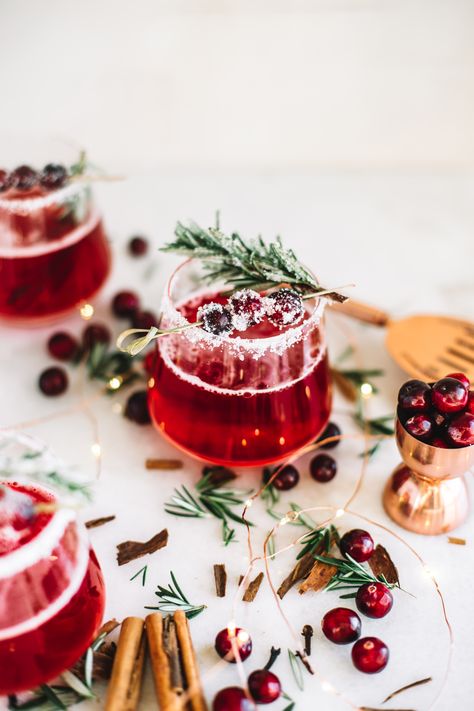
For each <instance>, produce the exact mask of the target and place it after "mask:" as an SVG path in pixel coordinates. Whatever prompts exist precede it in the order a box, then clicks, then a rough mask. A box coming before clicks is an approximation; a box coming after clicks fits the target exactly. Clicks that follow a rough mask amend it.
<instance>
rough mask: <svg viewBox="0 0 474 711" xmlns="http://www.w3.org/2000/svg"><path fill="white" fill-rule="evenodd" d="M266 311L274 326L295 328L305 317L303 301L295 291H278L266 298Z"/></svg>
mask: <svg viewBox="0 0 474 711" xmlns="http://www.w3.org/2000/svg"><path fill="white" fill-rule="evenodd" d="M266 311H267V316H268V320H269V321H270V322H271V323H272V324H273V325H274V326H279V327H280V328H283V327H284V326H294V325H295V324H297V323H298V322H299V321H301V319H302V318H303V316H304V305H303V300H302V298H301V296H300V295H299V294H298V293H297V292H296V291H294V290H293V289H278V291H274V292H273V293H272V294H269V295H268V296H267V297H266Z"/></svg>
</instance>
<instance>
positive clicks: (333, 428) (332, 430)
mask: <svg viewBox="0 0 474 711" xmlns="http://www.w3.org/2000/svg"><path fill="white" fill-rule="evenodd" d="M340 434H341V428H340V427H339V425H336V423H335V422H329V423H328V425H327V427H326V429H325V430H324V432H323V433H322V435H321V437H319V439H317V440H316V441H317V442H319V441H321V440H323V439H327V438H328V437H339V436H340ZM339 442H340V440H338V439H336V440H334V442H328V443H327V444H323V445H322V446H321V447H320V449H334V447H337V445H338V444H339Z"/></svg>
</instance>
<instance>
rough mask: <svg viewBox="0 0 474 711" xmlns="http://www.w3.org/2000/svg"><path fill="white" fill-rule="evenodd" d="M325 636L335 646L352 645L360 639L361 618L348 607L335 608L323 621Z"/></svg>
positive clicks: (327, 613)
mask: <svg viewBox="0 0 474 711" xmlns="http://www.w3.org/2000/svg"><path fill="white" fill-rule="evenodd" d="M321 627H322V630H323V633H324V635H325V636H326V637H327V638H328V639H329V640H330V641H331V642H334V644H350V642H355V640H356V639H359V637H360V630H361V622H360V617H359V615H358V614H357V612H354V610H349V608H347V607H335V608H334V609H333V610H329V612H326V614H325V615H324V617H323V619H322V621H321Z"/></svg>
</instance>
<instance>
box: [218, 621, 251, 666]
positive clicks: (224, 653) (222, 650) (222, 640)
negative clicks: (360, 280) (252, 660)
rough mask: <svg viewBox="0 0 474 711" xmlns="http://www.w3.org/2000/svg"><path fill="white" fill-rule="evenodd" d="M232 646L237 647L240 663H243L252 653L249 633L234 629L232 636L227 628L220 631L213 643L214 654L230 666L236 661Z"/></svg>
mask: <svg viewBox="0 0 474 711" xmlns="http://www.w3.org/2000/svg"><path fill="white" fill-rule="evenodd" d="M234 645H237V649H238V651H239V656H240V659H241V661H245V660H246V659H247V657H249V656H250V654H251V652H252V640H251V638H250V635H249V633H248V632H247V631H246V630H243V629H241V628H240V627H236V629H235V632H234V633H233V634H231V631H230V630H229V629H228V628H227V627H226V628H225V629H223V630H221V631H220V632H219V634H218V635H217V637H216V641H215V648H216V652H217V654H218V655H219V656H220V657H222V659H225V661H226V662H231V663H232V664H235V663H236V661H237V660H236V658H235V656H234V652H233V647H234Z"/></svg>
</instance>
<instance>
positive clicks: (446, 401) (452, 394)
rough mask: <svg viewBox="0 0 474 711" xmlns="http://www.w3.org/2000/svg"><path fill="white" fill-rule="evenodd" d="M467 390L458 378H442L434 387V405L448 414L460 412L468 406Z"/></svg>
mask: <svg viewBox="0 0 474 711" xmlns="http://www.w3.org/2000/svg"><path fill="white" fill-rule="evenodd" d="M467 393H468V391H467V389H466V387H465V385H463V384H462V383H461V382H460V381H459V380H456V378H441V380H438V382H437V383H435V384H434V385H433V388H432V397H433V405H434V407H435V408H436V409H437V410H439V412H444V413H446V414H452V413H454V412H460V411H461V410H462V409H464V408H465V407H466V404H467Z"/></svg>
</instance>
